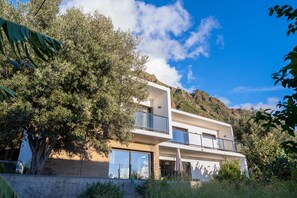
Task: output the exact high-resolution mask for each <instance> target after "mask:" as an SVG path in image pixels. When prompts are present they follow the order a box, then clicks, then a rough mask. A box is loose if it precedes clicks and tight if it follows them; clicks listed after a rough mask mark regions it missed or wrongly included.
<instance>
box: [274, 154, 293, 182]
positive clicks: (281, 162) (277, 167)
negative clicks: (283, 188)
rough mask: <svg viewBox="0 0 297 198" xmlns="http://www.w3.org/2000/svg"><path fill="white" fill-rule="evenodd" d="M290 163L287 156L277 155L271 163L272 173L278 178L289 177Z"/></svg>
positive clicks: (290, 171) (290, 173)
mask: <svg viewBox="0 0 297 198" xmlns="http://www.w3.org/2000/svg"><path fill="white" fill-rule="evenodd" d="M292 165H293V164H292V163H291V162H289V160H288V158H286V157H278V158H276V159H275V160H274V161H273V162H272V163H271V170H272V174H273V175H274V176H276V177H277V178H278V179H280V180H283V179H291V176H292V168H293V166H292Z"/></svg>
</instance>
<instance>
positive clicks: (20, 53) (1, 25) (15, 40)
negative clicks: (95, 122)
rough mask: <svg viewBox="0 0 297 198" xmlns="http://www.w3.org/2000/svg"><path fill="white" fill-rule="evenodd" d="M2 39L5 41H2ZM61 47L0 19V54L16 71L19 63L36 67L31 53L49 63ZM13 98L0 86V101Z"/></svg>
mask: <svg viewBox="0 0 297 198" xmlns="http://www.w3.org/2000/svg"><path fill="white" fill-rule="evenodd" d="M4 37H6V39H7V40H4ZM5 41H6V42H7V41H8V43H9V45H5V43H4V42H5ZM62 45H63V43H62V42H60V41H58V40H56V39H53V38H51V37H49V36H46V35H44V34H41V33H39V32H36V31H33V30H31V29H29V28H27V27H26V26H23V25H20V24H17V23H14V22H12V21H9V20H6V19H4V18H1V17H0V54H2V55H4V56H5V57H6V59H7V60H8V63H10V64H12V65H13V66H14V67H15V68H16V69H19V68H20V65H21V62H25V64H24V65H25V66H26V67H31V68H34V67H37V66H38V65H37V64H36V63H35V62H34V60H33V59H32V57H31V55H30V54H31V53H34V54H35V56H36V57H38V58H39V59H40V60H42V61H46V62H47V61H49V59H50V58H52V57H53V56H55V55H56V54H57V53H58V51H59V50H60V49H61V47H62ZM6 46H10V48H11V50H12V51H13V53H14V54H15V56H16V60H12V59H11V58H10V57H8V55H7V54H6V49H5V47H6ZM20 60H26V61H20ZM14 96H15V92H14V91H12V90H10V89H8V88H6V87H3V86H0V101H3V100H7V99H9V98H11V97H14Z"/></svg>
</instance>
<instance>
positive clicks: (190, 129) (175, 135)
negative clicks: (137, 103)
mask: <svg viewBox="0 0 297 198" xmlns="http://www.w3.org/2000/svg"><path fill="white" fill-rule="evenodd" d="M148 86H149V97H148V99H147V100H146V101H144V102H142V103H141V107H140V108H139V110H138V111H137V112H136V115H135V130H134V131H133V133H134V138H135V140H136V141H138V142H144V143H155V144H160V146H171V147H180V146H186V147H188V148H189V149H195V148H196V149H201V148H203V149H206V150H207V149H208V150H210V151H214V150H216V151H226V152H240V150H241V144H237V143H236V142H235V141H234V134H233V130H232V126H231V125H230V124H228V123H224V122H220V121H217V120H213V119H209V118H205V117H203V116H198V115H195V114H191V113H187V112H184V111H180V110H177V109H172V108H171V99H170V89H169V88H167V87H164V86H161V85H158V84H155V83H151V82H148Z"/></svg>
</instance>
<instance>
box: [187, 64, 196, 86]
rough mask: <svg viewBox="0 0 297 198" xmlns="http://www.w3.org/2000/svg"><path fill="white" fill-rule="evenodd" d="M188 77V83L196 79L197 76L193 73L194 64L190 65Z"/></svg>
mask: <svg viewBox="0 0 297 198" xmlns="http://www.w3.org/2000/svg"><path fill="white" fill-rule="evenodd" d="M187 79H188V83H190V82H192V81H193V80H195V77H194V75H193V70H192V65H189V66H188V74H187Z"/></svg>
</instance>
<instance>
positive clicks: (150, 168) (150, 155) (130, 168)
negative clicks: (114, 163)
mask: <svg viewBox="0 0 297 198" xmlns="http://www.w3.org/2000/svg"><path fill="white" fill-rule="evenodd" d="M112 151H126V152H128V153H129V166H128V167H129V178H128V179H131V178H132V153H144V154H147V155H148V178H150V177H151V175H152V173H153V171H152V168H153V166H152V163H153V160H152V158H153V153H152V152H148V151H139V150H130V149H120V148H112V149H111V151H110V153H109V155H111V154H112ZM109 168H110V157H109V166H108V178H110V177H109V175H110V172H109ZM112 179H125V178H114V177H113V178H112ZM133 179H134V178H133ZM137 179H139V178H137ZM140 179H141V178H140Z"/></svg>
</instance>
